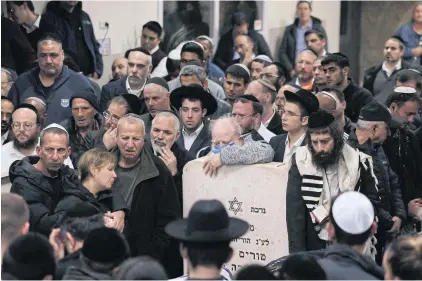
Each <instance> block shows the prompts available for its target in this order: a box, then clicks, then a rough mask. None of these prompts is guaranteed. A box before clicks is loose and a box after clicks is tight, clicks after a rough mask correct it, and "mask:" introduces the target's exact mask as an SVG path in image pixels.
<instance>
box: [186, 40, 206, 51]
mask: <svg viewBox="0 0 422 281" xmlns="http://www.w3.org/2000/svg"><path fill="white" fill-rule="evenodd" d="M187 43H195V44H196V45H198V46H199V47H201V49H202V51H204V47H203V46H202V45H201V44H199V43H198V42H196V41H188V42H186V43H185V44H187ZM185 44H184V45H185ZM184 45H183V46H184ZM182 48H183V47H182Z"/></svg>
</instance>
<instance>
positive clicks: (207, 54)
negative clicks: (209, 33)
mask: <svg viewBox="0 0 422 281" xmlns="http://www.w3.org/2000/svg"><path fill="white" fill-rule="evenodd" d="M199 44H201V45H202V47H203V48H204V56H205V60H208V59H209V58H210V57H211V56H212V45H211V43H210V42H209V41H208V40H205V39H204V40H202V39H201V40H199Z"/></svg>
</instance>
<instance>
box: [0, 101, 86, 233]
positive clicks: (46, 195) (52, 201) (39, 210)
mask: <svg viewBox="0 0 422 281" xmlns="http://www.w3.org/2000/svg"><path fill="white" fill-rule="evenodd" d="M29 107H30V106H29ZM29 107H28V108H21V109H20V110H31V109H29ZM32 111H33V110H32ZM15 113H16V112H15ZM30 114H31V117H32V121H31V123H29V122H23V123H19V125H20V126H19V130H21V128H20V127H24V129H25V130H26V129H28V128H29V127H31V129H30V130H32V128H33V127H34V126H36V125H37V123H36V121H35V120H37V117H36V114H35V111H34V112H30ZM13 118H14V116H13ZM13 122H16V120H13ZM30 130H28V131H30ZM26 132H27V131H26ZM15 134H16V135H18V136H20V139H21V140H23V139H24V138H25V135H24V134H22V132H19V131H18V132H16V133H15ZM2 152H3V150H2ZM69 154H70V147H69V135H68V133H67V131H66V130H65V129H64V128H63V127H62V126H60V125H58V124H51V125H49V126H48V127H46V128H45V129H44V130H43V131H42V132H41V135H40V143H39V145H38V146H37V148H36V154H34V153H33V154H31V155H30V156H29V157H26V158H23V157H22V158H23V159H22V160H21V161H15V162H14V163H13V164H12V166H11V167H10V181H11V182H12V187H11V189H10V192H12V193H17V194H19V195H21V196H22V197H23V199H25V201H26V202H27V203H28V206H29V210H30V214H31V215H30V219H29V223H30V231H34V232H39V233H42V234H44V235H47V236H48V235H49V234H50V232H51V230H52V229H53V228H54V226H56V224H57V223H59V222H60V220H61V217H62V216H63V214H61V213H54V209H55V208H56V206H57V204H58V202H59V201H60V199H61V194H62V192H63V191H64V189H65V187H66V186H67V184H66V183H67V182H68V181H77V180H78V176H77V174H76V173H75V171H74V170H73V169H71V167H68V166H67V165H65V162H66V159H69ZM32 155H37V156H32ZM70 164H71V162H70ZM2 167H4V166H3V165H2Z"/></svg>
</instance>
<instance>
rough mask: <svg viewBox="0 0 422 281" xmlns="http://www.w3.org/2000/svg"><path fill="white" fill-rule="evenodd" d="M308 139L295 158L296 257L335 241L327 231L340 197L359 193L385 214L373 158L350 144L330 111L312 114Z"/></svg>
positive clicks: (290, 209)
mask: <svg viewBox="0 0 422 281" xmlns="http://www.w3.org/2000/svg"><path fill="white" fill-rule="evenodd" d="M306 138H307V145H306V146H301V147H298V148H297V149H296V153H295V154H294V155H293V156H292V158H291V168H290V170H289V179H288V182H287V193H286V204H287V205H286V212H287V213H286V217H287V232H288V235H289V252H290V253H296V252H301V251H310V250H318V249H324V248H325V247H326V245H327V242H328V241H330V240H331V239H330V237H329V235H328V233H327V230H326V228H325V226H326V222H327V219H328V211H329V210H330V207H331V203H330V201H331V198H333V197H335V196H337V195H338V194H340V193H342V192H345V191H352V190H357V191H360V192H361V193H363V194H365V195H366V196H368V198H369V199H370V200H371V202H372V204H373V205H374V207H375V208H376V210H377V211H378V209H379V208H380V198H379V196H378V190H377V186H376V178H375V175H374V173H373V170H372V166H373V165H372V160H371V157H370V156H368V155H366V154H363V153H361V152H358V151H356V150H354V149H353V148H352V147H350V146H349V145H348V144H346V143H344V139H343V134H342V131H341V130H340V129H339V127H338V125H337V124H336V122H335V119H334V116H332V115H331V114H330V113H328V112H326V111H324V110H318V111H317V112H314V113H312V115H311V116H310V117H309V119H308V129H307V131H306ZM352 204H353V203H350V205H352Z"/></svg>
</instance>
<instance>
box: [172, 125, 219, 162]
mask: <svg viewBox="0 0 422 281" xmlns="http://www.w3.org/2000/svg"><path fill="white" fill-rule="evenodd" d="M176 142H177V143H178V144H179V146H181V147H183V148H184V147H185V140H184V138H183V134H180V137H179V139H178V140H177V141H176ZM210 143H211V131H210V127H209V121H207V120H204V127H203V128H202V130H201V131H200V132H199V134H198V136H197V137H196V139H195V140H194V142H193V144H192V146H191V147H190V149H189V152H190V153H191V154H192V155H194V156H195V155H196V154H197V153H198V151H199V150H201V149H202V148H204V147H206V146H208V145H210Z"/></svg>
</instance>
